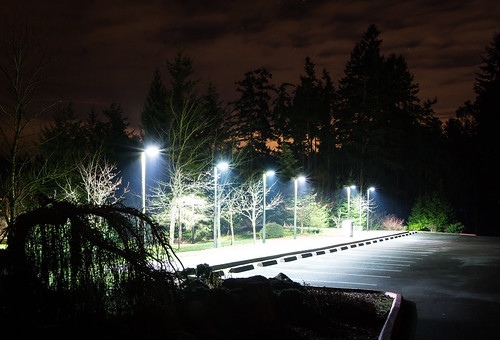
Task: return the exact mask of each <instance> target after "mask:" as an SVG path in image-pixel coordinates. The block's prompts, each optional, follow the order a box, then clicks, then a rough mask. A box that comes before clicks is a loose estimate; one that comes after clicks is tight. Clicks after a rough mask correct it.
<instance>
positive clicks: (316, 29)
mask: <svg viewBox="0 0 500 340" xmlns="http://www.w3.org/2000/svg"><path fill="white" fill-rule="evenodd" d="M6 2H7V3H6ZM0 13H1V15H2V17H4V20H2V21H5V19H6V20H7V22H9V21H13V20H17V21H26V22H28V23H30V24H33V25H35V27H37V28H38V30H39V32H40V37H41V38H42V42H43V44H44V46H45V47H46V50H47V53H48V54H49V55H50V56H51V57H52V59H53V60H54V61H55V62H54V63H53V64H52V67H53V72H52V73H51V74H52V76H51V78H50V79H49V83H48V86H47V87H46V89H45V91H46V93H47V94H50V95H51V96H54V98H55V99H62V100H63V101H72V102H73V103H74V104H75V106H76V108H77V110H78V111H79V112H80V113H83V114H87V113H88V112H89V111H90V106H94V107H96V108H97V109H102V108H104V107H108V106H109V105H110V104H111V103H112V102H113V101H114V102H116V103H118V104H120V105H121V106H122V108H123V111H124V114H125V115H126V116H127V117H129V120H130V122H131V123H132V126H136V125H138V123H139V115H140V112H141V110H142V107H143V103H144V100H145V98H146V96H147V92H148V89H149V85H150V83H151V80H152V77H153V73H154V70H155V69H156V68H159V69H160V71H161V72H162V74H163V75H164V76H166V67H165V61H166V60H169V61H172V60H173V58H174V56H175V54H176V53H177V52H179V51H180V50H184V51H185V52H186V54H188V55H189V56H191V57H193V58H194V62H195V65H194V66H195V76H196V77H197V78H200V79H201V80H202V84H201V88H202V89H204V88H205V87H206V85H207V84H208V82H209V81H211V82H213V83H214V84H215V85H216V87H217V90H218V92H219V93H220V94H221V99H222V100H224V101H225V102H227V101H229V100H233V99H235V98H236V92H235V89H236V86H235V84H234V83H235V81H238V80H241V79H243V76H244V73H245V72H247V71H251V70H254V69H256V68H261V67H265V68H267V69H268V70H269V71H270V72H271V73H272V74H273V79H274V82H275V83H276V84H280V83H282V82H292V83H297V82H298V81H299V76H300V74H302V73H303V67H304V59H305V57H307V56H310V57H311V59H312V61H313V62H314V63H315V64H316V65H317V71H318V72H320V71H321V70H322V69H323V68H326V69H327V71H329V72H330V75H331V77H332V79H333V80H334V81H335V85H337V80H338V78H339V77H341V76H342V75H343V70H344V66H345V64H346V62H347V60H348V58H349V54H350V52H351V51H352V49H353V47H354V45H355V44H356V42H358V41H359V40H360V39H361V37H362V34H363V33H364V32H365V31H366V30H367V28H368V26H369V25H370V24H375V25H377V26H378V28H379V29H380V30H381V32H382V33H381V36H380V37H381V38H382V39H383V44H382V53H383V54H384V55H388V54H390V53H396V54H402V55H403V56H404V58H405V59H406V60H407V62H408V67H409V69H410V71H411V72H412V73H413V74H414V75H415V81H416V82H417V83H419V84H420V90H421V92H420V98H421V99H427V98H434V97H437V98H438V103H437V104H436V105H435V106H434V108H435V111H436V114H437V116H438V117H440V118H442V119H446V118H449V117H451V116H453V115H454V112H455V110H456V109H457V108H458V107H459V106H460V105H461V104H462V103H463V102H464V101H465V100H467V99H473V98H474V95H473V91H472V86H473V82H474V77H475V72H477V71H478V65H479V63H480V61H481V59H480V55H481V54H484V49H485V47H486V46H487V45H489V44H490V42H491V41H492V39H493V35H494V34H495V33H500V1H496V0H462V1H460V0H458V1H457V0H455V1H436V0H430V1H426V0H419V1H401V0H390V1H355V0H354V1H353V0H349V1H298V0H292V1H267V0H253V1H228V0H223V1H219V0H216V1H208V0H202V1H200V0H198V1H196V0H182V1H181V0H179V1H140V0H125V1H110V0H109V1H108V0H106V1H82V0H78V1H64V0H60V1H56V0H49V1H40V0H31V1H29V0H17V1H11V0H7V1H2V3H1V4H0ZM165 80H166V79H165Z"/></svg>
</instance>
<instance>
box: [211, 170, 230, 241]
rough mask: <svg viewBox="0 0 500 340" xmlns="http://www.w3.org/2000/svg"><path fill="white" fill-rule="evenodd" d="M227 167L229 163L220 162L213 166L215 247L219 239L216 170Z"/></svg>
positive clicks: (217, 176)
mask: <svg viewBox="0 0 500 340" xmlns="http://www.w3.org/2000/svg"><path fill="white" fill-rule="evenodd" d="M228 168H229V163H227V162H220V163H219V164H217V165H216V166H214V181H215V185H214V248H217V240H218V239H219V235H218V232H217V230H218V228H217V227H218V226H219V223H220V206H219V202H218V194H217V180H218V178H219V174H218V172H217V170H218V169H220V170H222V171H225V170H227V169H228Z"/></svg>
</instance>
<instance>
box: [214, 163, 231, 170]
mask: <svg viewBox="0 0 500 340" xmlns="http://www.w3.org/2000/svg"><path fill="white" fill-rule="evenodd" d="M217 168H219V169H220V170H222V171H225V170H227V169H229V163H228V162H220V163H219V164H217Z"/></svg>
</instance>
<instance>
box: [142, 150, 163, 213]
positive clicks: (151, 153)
mask: <svg viewBox="0 0 500 340" xmlns="http://www.w3.org/2000/svg"><path fill="white" fill-rule="evenodd" d="M158 153H160V149H158V147H156V146H149V147H147V148H146V149H144V151H143V152H142V153H141V167H142V213H143V214H145V213H146V156H156V155H158Z"/></svg>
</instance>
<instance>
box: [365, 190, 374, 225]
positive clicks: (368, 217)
mask: <svg viewBox="0 0 500 340" xmlns="http://www.w3.org/2000/svg"><path fill="white" fill-rule="evenodd" d="M370 191H375V188H374V187H370V188H368V190H366V230H367V231H368V230H369V228H370Z"/></svg>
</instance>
